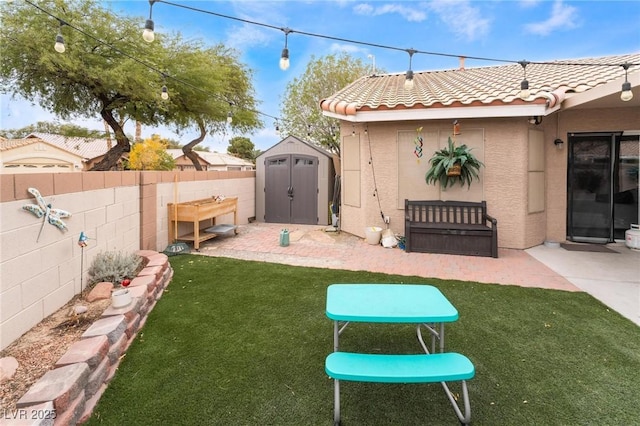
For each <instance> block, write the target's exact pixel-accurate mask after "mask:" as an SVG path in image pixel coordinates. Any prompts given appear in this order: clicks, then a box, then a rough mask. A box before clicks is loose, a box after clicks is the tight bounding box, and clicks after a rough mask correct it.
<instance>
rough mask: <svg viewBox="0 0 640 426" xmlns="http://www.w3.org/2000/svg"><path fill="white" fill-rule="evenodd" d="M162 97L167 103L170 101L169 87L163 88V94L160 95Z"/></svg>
mask: <svg viewBox="0 0 640 426" xmlns="http://www.w3.org/2000/svg"><path fill="white" fill-rule="evenodd" d="M160 97H161V98H162V99H163V100H165V101H166V100H167V99H169V91H168V90H167V86H162V93H161V94H160Z"/></svg>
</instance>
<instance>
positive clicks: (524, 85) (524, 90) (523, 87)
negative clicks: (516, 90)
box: [518, 61, 531, 99]
mask: <svg viewBox="0 0 640 426" xmlns="http://www.w3.org/2000/svg"><path fill="white" fill-rule="evenodd" d="M518 63H519V64H520V65H521V66H522V71H523V73H524V77H523V79H522V82H521V83H520V99H527V98H528V97H529V95H531V92H530V91H529V80H527V65H528V64H529V62H527V61H520V62H518Z"/></svg>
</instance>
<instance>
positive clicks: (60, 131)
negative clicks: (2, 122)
mask: <svg viewBox="0 0 640 426" xmlns="http://www.w3.org/2000/svg"><path fill="white" fill-rule="evenodd" d="M31 133H51V134H54V135H61V136H67V137H80V138H104V137H105V136H106V135H105V133H104V132H101V131H99V130H90V129H87V128H85V127H82V126H76V125H75V124H59V123H52V122H50V121H38V122H37V123H36V124H30V125H29V126H25V127H21V128H19V129H8V130H3V131H0V136H2V137H4V138H7V139H21V138H25V137H27V136H29V135H30V134H31Z"/></svg>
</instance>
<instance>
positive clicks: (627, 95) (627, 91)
mask: <svg viewBox="0 0 640 426" xmlns="http://www.w3.org/2000/svg"><path fill="white" fill-rule="evenodd" d="M630 66H631V65H630V64H629V63H624V64H622V68H624V83H622V92H620V100H622V101H623V102H629V101H630V100H631V99H633V92H632V91H631V83H629V80H628V78H627V77H628V76H627V70H628V69H629V67H630Z"/></svg>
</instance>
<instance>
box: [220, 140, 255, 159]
mask: <svg viewBox="0 0 640 426" xmlns="http://www.w3.org/2000/svg"><path fill="white" fill-rule="evenodd" d="M255 149H256V147H255V145H254V144H253V142H251V140H250V139H249V138H245V137H241V136H236V137H234V138H231V140H230V141H229V147H228V148H227V152H228V153H229V154H232V155H235V156H236V157H239V158H244V159H245V160H249V161H255V160H256V157H255V153H256V151H255Z"/></svg>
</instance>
